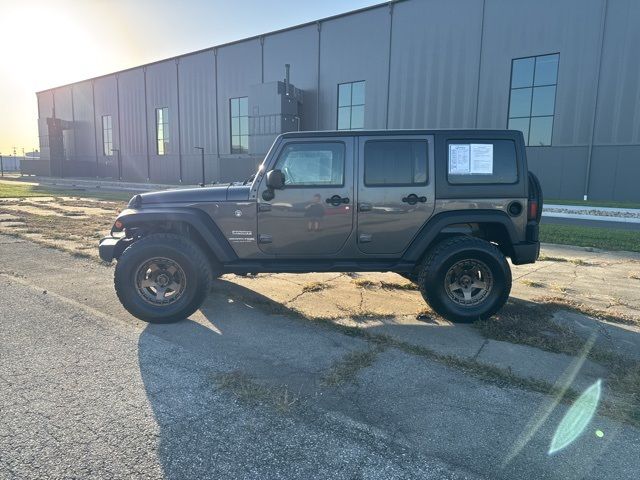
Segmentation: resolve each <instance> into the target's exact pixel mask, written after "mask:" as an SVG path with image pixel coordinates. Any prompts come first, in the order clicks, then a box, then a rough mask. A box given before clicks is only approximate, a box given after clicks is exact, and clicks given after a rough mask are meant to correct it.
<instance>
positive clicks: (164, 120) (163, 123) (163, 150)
mask: <svg viewBox="0 0 640 480" xmlns="http://www.w3.org/2000/svg"><path fill="white" fill-rule="evenodd" d="M156 145H157V148H158V155H166V154H167V153H169V109H168V108H167V107H163V108H156Z"/></svg>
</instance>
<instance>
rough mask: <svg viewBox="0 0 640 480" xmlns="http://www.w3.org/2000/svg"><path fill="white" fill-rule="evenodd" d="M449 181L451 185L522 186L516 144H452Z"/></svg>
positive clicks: (458, 142)
mask: <svg viewBox="0 0 640 480" xmlns="http://www.w3.org/2000/svg"><path fill="white" fill-rule="evenodd" d="M447 178H448V180H449V183H451V184H482V183H486V184H492V183H493V184H513V183H517V182H518V163H517V157H516V144H515V142H514V141H513V140H475V139H474V140H458V139H456V140H449V141H448V142H447Z"/></svg>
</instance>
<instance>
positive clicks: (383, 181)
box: [100, 130, 542, 322]
mask: <svg viewBox="0 0 640 480" xmlns="http://www.w3.org/2000/svg"><path fill="white" fill-rule="evenodd" d="M541 210H542V192H541V189H540V184H539V182H538V180H537V179H536V177H535V176H534V175H533V174H531V173H530V172H529V171H528V169H527V159H526V153H525V147H524V140H523V137H522V134H521V133H520V132H517V131H509V130H433V131H431V130H428V131H425V130H393V131H357V132H355V131H347V132H345V131H340V132H295V133H286V134H283V135H281V136H279V137H278V138H277V139H276V140H275V142H274V144H273V146H272V147H271V149H270V151H269V153H268V154H267V156H266V158H265V159H264V161H263V162H262V165H261V166H260V168H259V169H258V172H257V173H256V174H255V175H254V176H253V177H252V178H251V179H249V180H247V181H246V182H244V183H238V184H230V185H220V186H210V187H205V188H194V189H186V190H170V191H163V192H152V193H144V194H141V195H136V196H134V197H133V198H132V199H131V201H130V202H129V205H128V206H127V208H126V209H125V210H123V211H122V212H121V213H120V215H118V217H117V219H116V221H115V224H114V226H113V228H112V230H111V235H110V236H109V237H106V238H104V239H102V241H101V242H100V257H101V258H102V259H103V260H104V261H106V262H110V261H112V260H113V259H117V260H118V263H117V266H116V269H115V289H116V292H117V294H118V297H119V299H120V301H121V302H122V304H123V305H124V306H125V308H126V309H127V310H128V311H129V312H131V314H133V315H134V316H136V317H138V318H140V319H142V320H146V321H149V322H169V321H175V320H180V319H183V318H186V317H188V316H189V315H191V314H192V313H194V312H195V311H196V310H197V309H198V308H199V307H200V305H201V304H202V302H203V301H204V299H205V297H206V295H207V293H208V292H209V290H210V288H211V286H212V279H213V278H214V277H217V276H219V275H221V274H225V273H235V274H247V273H258V272H294V273H304V272H371V271H375V272H383V271H389V272H396V273H398V274H400V275H402V276H404V277H406V278H407V279H409V280H411V281H412V282H415V283H416V284H417V285H418V286H419V288H420V292H421V293H422V296H423V297H424V299H425V300H426V301H427V302H428V303H429V305H430V306H431V307H432V308H433V309H434V310H435V311H436V312H437V313H439V314H440V315H442V316H443V317H445V318H447V319H450V320H452V321H459V322H470V321H474V320H477V319H483V318H487V317H489V316H491V315H493V314H494V313H495V312H497V311H498V310H499V309H500V308H501V307H502V306H503V305H504V303H505V302H506V301H507V298H508V297H509V292H510V290H511V270H510V268H509V264H508V263H507V261H506V257H509V258H510V259H511V262H512V263H513V264H514V265H520V264H524V263H533V262H535V261H536V259H537V258H538V254H539V250H540V244H539V241H538V224H539V222H540V214H541Z"/></svg>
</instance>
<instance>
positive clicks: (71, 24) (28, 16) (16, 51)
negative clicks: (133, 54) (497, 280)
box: [0, 6, 100, 90]
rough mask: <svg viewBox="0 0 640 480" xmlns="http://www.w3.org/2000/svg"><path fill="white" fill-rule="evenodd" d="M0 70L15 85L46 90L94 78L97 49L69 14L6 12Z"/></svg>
mask: <svg viewBox="0 0 640 480" xmlns="http://www.w3.org/2000/svg"><path fill="white" fill-rule="evenodd" d="M2 23H3V33H2V34H0V35H1V36H2V37H4V42H3V43H4V44H5V45H10V47H9V48H8V49H6V52H5V55H4V57H5V58H4V59H3V62H2V63H3V65H2V68H3V70H5V71H6V72H7V73H8V74H9V75H10V76H12V77H14V79H15V80H16V81H17V82H21V83H24V82H26V83H28V84H29V85H30V86H32V87H33V88H34V89H36V90H39V89H45V88H49V87H53V86H56V85H60V84H64V83H68V82H72V81H76V80H78V79H81V78H84V77H87V76H89V75H92V74H95V73H96V70H98V69H99V66H100V61H99V57H98V55H99V54H100V49H99V45H97V44H96V40H95V38H94V37H93V35H92V33H91V32H90V31H88V30H87V29H86V28H85V27H84V26H83V25H82V23H81V21H80V19H78V18H74V17H73V14H72V12H69V11H65V10H54V9H52V8H50V7H47V6H42V7H38V8H35V7H20V6H16V7H14V8H13V10H9V11H8V14H7V16H6V17H5V18H4V19H3V22H2Z"/></svg>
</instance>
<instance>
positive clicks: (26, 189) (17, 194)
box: [0, 181, 134, 202]
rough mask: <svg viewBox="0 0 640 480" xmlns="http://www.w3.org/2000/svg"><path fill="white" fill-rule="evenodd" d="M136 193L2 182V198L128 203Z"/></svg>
mask: <svg viewBox="0 0 640 480" xmlns="http://www.w3.org/2000/svg"><path fill="white" fill-rule="evenodd" d="M133 195H134V192H120V191H111V192H107V191H105V192H102V191H94V190H84V189H82V188H55V187H49V186H43V185H30V184H25V183H22V182H14V181H0V198H28V197H85V198H97V199H100V200H110V201H121V202H124V201H127V200H129V199H130V198H131V197H133Z"/></svg>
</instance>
